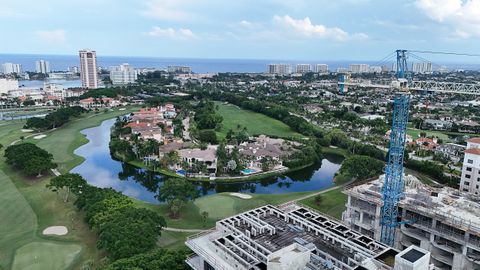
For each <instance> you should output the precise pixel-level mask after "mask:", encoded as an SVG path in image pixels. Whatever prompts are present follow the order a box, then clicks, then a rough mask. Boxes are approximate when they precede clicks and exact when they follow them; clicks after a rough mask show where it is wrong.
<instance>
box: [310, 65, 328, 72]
mask: <svg viewBox="0 0 480 270" xmlns="http://www.w3.org/2000/svg"><path fill="white" fill-rule="evenodd" d="M313 70H314V71H315V72H317V73H328V65H327V64H316V65H315V67H314V69H313Z"/></svg>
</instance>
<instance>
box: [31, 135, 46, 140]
mask: <svg viewBox="0 0 480 270" xmlns="http://www.w3.org/2000/svg"><path fill="white" fill-rule="evenodd" d="M45 137H47V135H45V134H42V135H37V136H35V137H33V138H34V139H35V140H40V139H42V138H45Z"/></svg>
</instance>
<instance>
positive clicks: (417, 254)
mask: <svg viewBox="0 0 480 270" xmlns="http://www.w3.org/2000/svg"><path fill="white" fill-rule="evenodd" d="M423 256H425V253H423V252H421V251H419V250H417V249H414V248H412V249H410V250H409V251H407V252H406V253H405V254H403V255H402V256H401V257H402V258H404V259H405V260H407V261H409V262H411V263H414V262H416V261H418V259H420V258H422V257H423Z"/></svg>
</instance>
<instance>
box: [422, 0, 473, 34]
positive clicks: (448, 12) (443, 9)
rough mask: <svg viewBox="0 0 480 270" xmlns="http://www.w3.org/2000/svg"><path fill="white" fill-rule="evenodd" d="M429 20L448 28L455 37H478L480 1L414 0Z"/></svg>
mask: <svg viewBox="0 0 480 270" xmlns="http://www.w3.org/2000/svg"><path fill="white" fill-rule="evenodd" d="M415 6H416V7H417V8H418V9H419V10H421V11H422V12H423V13H424V14H425V15H426V16H427V17H429V18H430V19H432V20H434V21H436V22H438V23H441V24H443V25H446V26H449V27H450V28H451V30H452V31H453V33H454V35H455V36H456V37H460V38H469V37H473V36H476V37H480V0H463V1H462V0H416V1H415Z"/></svg>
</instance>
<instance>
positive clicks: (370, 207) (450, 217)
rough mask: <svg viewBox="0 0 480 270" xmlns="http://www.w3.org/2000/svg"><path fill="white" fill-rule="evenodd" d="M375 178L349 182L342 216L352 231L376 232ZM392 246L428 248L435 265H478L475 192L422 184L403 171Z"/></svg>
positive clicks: (479, 211) (378, 184)
mask: <svg viewBox="0 0 480 270" xmlns="http://www.w3.org/2000/svg"><path fill="white" fill-rule="evenodd" d="M383 178H384V176H381V177H380V178H379V179H377V180H374V181H370V182H366V183H362V184H357V185H352V186H349V187H347V188H346V189H345V191H344V193H345V194H347V195H348V202H347V209H346V211H345V212H344V213H343V216H342V219H343V221H344V222H345V224H347V226H348V227H349V228H350V229H352V230H354V231H357V232H360V233H362V234H365V235H368V236H369V237H372V238H373V239H376V240H379V239H380V237H381V225H380V221H381V208H382V205H383V201H382V198H383V197H382V186H383V183H384V179H383ZM397 220H398V222H399V224H400V226H398V227H397V229H396V233H395V245H394V247H395V248H397V249H399V250H403V249H405V248H406V247H409V246H411V245H416V246H419V247H421V248H422V249H424V250H428V251H430V253H431V263H433V264H434V265H435V266H436V267H437V268H440V269H480V204H479V197H478V196H475V195H472V194H468V193H465V192H460V191H459V190H456V189H452V188H448V187H443V188H435V187H430V186H426V185H424V184H422V183H421V182H420V181H419V180H418V179H416V178H415V177H413V176H406V177H405V188H404V192H403V196H402V199H401V200H400V203H399V212H398V219H397Z"/></svg>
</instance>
